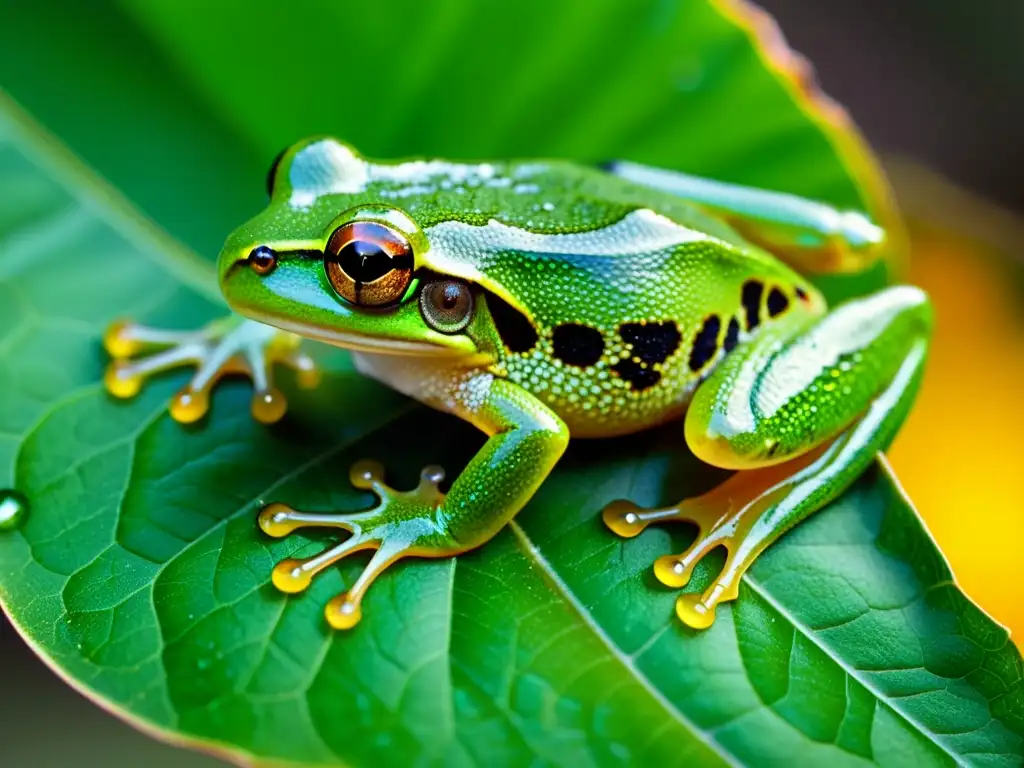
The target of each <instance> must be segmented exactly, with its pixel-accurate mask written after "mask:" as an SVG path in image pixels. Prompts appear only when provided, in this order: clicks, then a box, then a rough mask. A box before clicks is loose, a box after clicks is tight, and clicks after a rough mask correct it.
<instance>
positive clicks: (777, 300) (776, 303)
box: [768, 286, 789, 317]
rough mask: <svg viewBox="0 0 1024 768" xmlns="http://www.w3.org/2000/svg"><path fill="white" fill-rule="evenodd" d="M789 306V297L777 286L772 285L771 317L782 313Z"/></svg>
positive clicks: (770, 293)
mask: <svg viewBox="0 0 1024 768" xmlns="http://www.w3.org/2000/svg"><path fill="white" fill-rule="evenodd" d="M788 308H789V297H788V296H787V295H786V294H784V293H783V292H782V291H781V290H779V288H778V287H777V286H772V289H771V291H770V292H769V293H768V314H769V316H771V317H776V316H778V315H781V314H782V313H783V312H785V311H786V310H787V309H788Z"/></svg>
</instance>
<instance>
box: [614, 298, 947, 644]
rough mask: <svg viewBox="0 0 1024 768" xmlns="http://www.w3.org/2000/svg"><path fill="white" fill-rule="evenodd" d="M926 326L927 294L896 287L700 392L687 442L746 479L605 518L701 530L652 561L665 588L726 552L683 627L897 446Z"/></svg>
mask: <svg viewBox="0 0 1024 768" xmlns="http://www.w3.org/2000/svg"><path fill="white" fill-rule="evenodd" d="M930 326H931V311H930V307H929V304H928V301H927V299H926V298H925V296H924V295H923V294H922V293H921V292H920V291H918V290H917V289H914V288H907V287H899V288H892V289H889V290H887V291H883V292H882V293H879V294H877V295H875V296H872V297H869V298H867V299H862V300H858V301H854V302H850V303H848V304H845V305H843V306H840V307H839V308H837V309H836V310H835V311H834V312H832V313H831V314H829V315H827V316H826V317H825V318H822V319H821V320H819V321H817V322H814V323H813V324H811V325H809V326H805V327H803V328H799V327H797V326H790V327H789V328H788V330H787V329H785V328H784V327H783V328H781V329H780V330H779V331H778V332H776V333H771V332H768V331H769V329H766V333H764V334H762V335H761V336H759V337H757V338H756V339H754V340H753V341H752V342H751V343H750V345H749V346H747V347H746V348H742V347H741V348H737V349H736V350H735V351H734V352H733V353H732V355H730V357H729V358H726V360H724V361H723V362H722V364H721V365H720V366H719V368H718V369H717V370H716V371H715V372H714V373H713V374H712V376H711V377H710V378H709V379H708V380H707V381H706V382H704V384H702V385H701V387H700V388H699V389H698V391H697V393H696V394H695V397H694V401H693V403H691V406H690V410H689V412H688V414H687V418H686V436H687V442H688V443H689V445H690V447H691V449H693V451H694V453H695V454H696V455H697V456H698V457H699V458H701V459H703V460H704V461H707V462H708V463H711V464H715V465H717V466H722V467H726V468H731V469H742V470H746V471H741V472H737V473H736V474H735V475H733V476H732V477H730V478H729V479H728V480H726V482H725V483H723V484H722V485H721V486H719V487H717V488H715V489H713V490H712V491H710V492H709V493H707V494H704V495H703V496H699V497H697V498H693V499H688V500H685V501H683V502H682V503H680V504H678V505H675V506H671V507H666V508H663V509H657V510H643V509H640V508H639V507H637V506H635V505H633V504H631V503H629V502H624V501H619V502H615V503H613V504H611V505H609V506H608V507H607V508H606V509H605V510H604V520H605V523H606V524H607V525H608V526H609V527H610V528H611V529H612V530H613V531H615V532H616V533H618V534H620V535H623V536H635V535H637V534H638V533H640V531H642V530H643V529H644V528H645V527H646V526H648V525H650V524H652V523H655V522H665V521H674V520H680V521H687V522H691V523H695V524H696V525H697V526H698V528H699V532H698V535H697V538H696V540H695V541H694V543H693V544H692V545H691V546H690V547H689V549H687V550H686V551H685V552H683V553H682V554H681V555H678V556H667V557H662V558H660V559H659V560H658V561H657V562H656V563H655V575H656V576H657V578H658V579H659V580H660V581H661V582H662V583H664V584H666V585H667V586H672V587H683V586H685V585H686V583H687V582H688V581H689V578H690V575H691V574H692V572H693V569H694V567H695V565H696V564H697V562H698V561H699V560H700V559H701V558H702V557H704V555H706V554H707V553H708V552H710V551H711V550H713V549H716V548H717V547H720V546H721V547H724V548H725V550H726V552H727V556H726V562H725V565H724V567H723V568H722V571H721V573H720V574H719V575H718V576H717V578H716V579H715V580H714V581H713V582H712V584H711V585H710V586H709V587H708V588H707V589H706V590H705V591H704V592H703V593H702V594H699V595H698V594H684V595H681V596H680V598H679V600H678V601H677V603H676V611H677V613H678V614H679V617H680V618H681V619H682V620H683V621H684V622H685V623H686V624H688V625H690V626H691V627H694V628H705V627H708V626H710V625H711V623H712V622H713V621H714V617H715V608H716V606H717V605H718V604H719V603H721V602H723V601H727V600H733V599H735V598H736V597H737V595H738V590H739V582H740V579H741V577H742V576H743V574H744V573H745V572H746V570H747V569H748V568H749V567H750V566H751V564H752V563H753V562H754V560H755V559H756V558H757V556H758V555H759V554H760V553H761V552H763V551H764V549H765V548H766V547H768V546H769V545H770V544H771V543H772V542H774V541H775V540H776V539H778V538H779V536H781V535H782V534H783V533H784V532H785V531H787V530H788V529H789V528H791V527H793V526H794V525H796V524H797V523H799V522H800V521H801V520H803V519H805V518H807V517H808V516H809V515H811V514H812V513H814V512H815V511H817V510H819V509H821V508H822V507H823V506H825V505H826V504H828V503H829V502H830V501H832V500H833V499H835V498H836V497H838V496H839V495H840V494H841V493H842V492H843V491H844V490H845V489H846V488H848V487H849V486H850V484H851V483H852V482H853V481H854V480H855V479H856V478H857V477H858V476H859V475H860V474H861V473H862V472H863V471H864V470H865V469H866V468H867V467H868V466H869V465H870V463H871V462H872V461H874V458H875V456H876V454H877V453H878V452H879V451H881V450H884V449H885V448H886V447H887V446H888V445H889V443H890V441H891V440H892V438H893V437H894V436H895V434H896V431H897V430H898V429H899V427H900V425H901V424H902V422H903V420H904V418H905V417H906V415H907V413H908V411H909V410H910V406H911V404H912V402H913V399H914V396H915V394H916V391H917V387H918V384H919V383H920V379H921V374H922V371H923V365H924V359H925V354H926V351H927V345H928V337H929V333H930Z"/></svg>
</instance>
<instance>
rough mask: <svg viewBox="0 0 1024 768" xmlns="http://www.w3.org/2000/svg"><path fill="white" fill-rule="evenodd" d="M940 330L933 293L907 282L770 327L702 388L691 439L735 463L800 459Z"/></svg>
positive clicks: (704, 454) (718, 462) (721, 462)
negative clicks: (936, 327) (932, 332)
mask: <svg viewBox="0 0 1024 768" xmlns="http://www.w3.org/2000/svg"><path fill="white" fill-rule="evenodd" d="M930 327H931V309H930V305H929V303H928V299H927V297H926V296H925V295H924V293H923V292H921V291H920V290H919V289H917V288H913V287H910V286H898V287H894V288H889V289H887V290H885V291H882V292H880V293H877V294H874V295H872V296H869V297H867V298H864V299H858V300H855V301H850V302H847V303H846V304H843V305H840V306H839V307H837V308H836V309H835V310H833V311H832V312H830V313H829V314H828V315H826V316H825V317H823V318H820V319H817V320H806V319H805V320H800V319H797V318H794V321H793V322H790V323H789V324H787V325H782V324H780V325H778V326H775V327H769V328H766V329H765V330H764V332H763V333H762V334H761V335H760V336H758V337H757V338H755V339H753V340H752V341H751V342H750V343H749V344H746V345H741V346H740V347H738V348H736V349H735V350H734V351H733V352H732V353H731V354H730V356H729V357H727V358H726V359H725V360H724V361H723V362H722V364H721V365H720V366H719V367H718V369H717V370H716V371H715V372H714V373H713V374H712V375H711V376H710V377H709V378H708V379H707V381H705V382H704V383H703V384H701V386H700V387H699V388H698V389H697V391H696V393H695V394H694V398H693V401H692V402H691V404H690V407H689V410H688V411H687V415H686V422H685V433H686V442H687V443H688V444H689V446H690V448H691V450H693V452H694V454H696V455H697V457H698V458H700V459H702V460H703V461H706V462H707V463H709V464H714V465H715V466H719V467H725V468H727V469H754V468H757V467H764V466H770V465H773V464H780V463H782V462H785V461H789V460H790V459H794V458H796V457H798V456H800V455H802V454H804V453H806V452H807V451H809V450H811V449H812V448H814V447H815V446H818V445H820V444H822V443H823V442H824V441H826V440H828V439H830V438H831V437H833V436H835V435H837V434H838V433H839V432H840V431H842V430H843V429H845V428H846V427H847V426H849V425H850V424H852V423H853V421H854V420H855V419H857V418H858V417H859V416H860V415H861V414H863V413H864V412H865V411H866V410H867V408H868V406H869V405H870V404H871V403H872V401H874V400H875V399H876V398H877V397H878V394H879V393H880V392H881V391H883V390H884V389H885V388H886V387H887V386H888V385H889V383H891V382H892V381H893V379H894V378H895V377H896V374H897V372H898V371H899V370H900V369H901V367H902V366H903V363H904V361H905V360H906V359H907V356H908V355H909V354H910V352H911V350H912V349H913V348H915V347H916V346H918V345H919V344H922V343H925V342H927V339H928V336H929V333H930Z"/></svg>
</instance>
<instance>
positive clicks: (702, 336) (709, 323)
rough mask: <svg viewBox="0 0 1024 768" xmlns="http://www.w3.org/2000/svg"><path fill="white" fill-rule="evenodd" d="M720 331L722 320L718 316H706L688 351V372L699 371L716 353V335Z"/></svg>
mask: <svg viewBox="0 0 1024 768" xmlns="http://www.w3.org/2000/svg"><path fill="white" fill-rule="evenodd" d="M721 330H722V320H721V318H719V317H718V315H708V316H707V317H706V318H705V319H704V325H702V326H701V327H700V330H699V331H697V335H696V336H694V337H693V347H692V349H690V370H691V371H699V370H700V369H701V368H703V367H704V366H705V365H707V364H708V361H709V360H710V359H711V358H712V357H714V356H715V352H717V351H718V333H719V331H721Z"/></svg>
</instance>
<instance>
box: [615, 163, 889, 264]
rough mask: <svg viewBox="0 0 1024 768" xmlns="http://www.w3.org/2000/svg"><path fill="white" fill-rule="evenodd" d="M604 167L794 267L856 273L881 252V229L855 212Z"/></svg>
mask: <svg viewBox="0 0 1024 768" xmlns="http://www.w3.org/2000/svg"><path fill="white" fill-rule="evenodd" d="M607 169H608V171H609V172H610V173H613V174H615V175H616V176H621V177H622V178H625V179H629V180H630V181H632V182H634V183H637V184H642V185H644V186H647V187H651V188H653V189H658V190H661V191H662V192H668V193H670V194H673V195H677V196H678V197H681V198H684V199H686V200H689V201H690V202H693V203H696V204H697V205H699V206H701V207H702V208H705V209H707V210H709V211H711V212H712V213H714V214H716V215H718V216H720V217H721V218H723V219H725V220H726V221H728V222H729V223H730V224H731V225H732V226H733V227H734V228H735V229H736V230H738V231H739V232H740V234H742V235H743V236H744V237H746V238H747V239H748V240H750V241H751V242H754V243H757V244H758V245H760V246H762V247H763V248H766V249H767V250H769V251H771V252H773V253H775V254H776V255H778V256H779V257H781V258H783V259H784V260H786V261H788V262H790V263H792V264H794V265H795V266H797V267H798V268H799V269H800V271H804V272H817V273H823V272H854V271H859V270H862V269H864V268H866V267H867V266H868V265H870V263H871V262H872V261H874V260H875V259H876V258H877V257H878V256H879V255H880V254H881V252H882V246H883V245H884V243H885V231H884V230H882V229H881V228H880V227H878V226H876V225H875V224H874V223H872V221H871V220H870V219H869V218H868V217H867V216H865V215H864V214H862V213H860V212H859V211H842V210H838V209H836V208H833V207H832V206H829V205H826V204H824V203H819V202H816V201H813V200H807V199H806V198H802V197H798V196H796V195H790V194H786V193H784V192H775V191H772V190H766V189H757V188H755V187H745V186H742V185H740V184H729V183H726V182H722V181H715V180H713V179H705V178H702V177H700V176H691V175H689V174H685V173H678V172H676V171H668V170H664V169H661V168H652V167H649V166H645V165H639V164H637V163H630V162H625V161H618V162H613V163H609V164H608V165H607Z"/></svg>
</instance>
